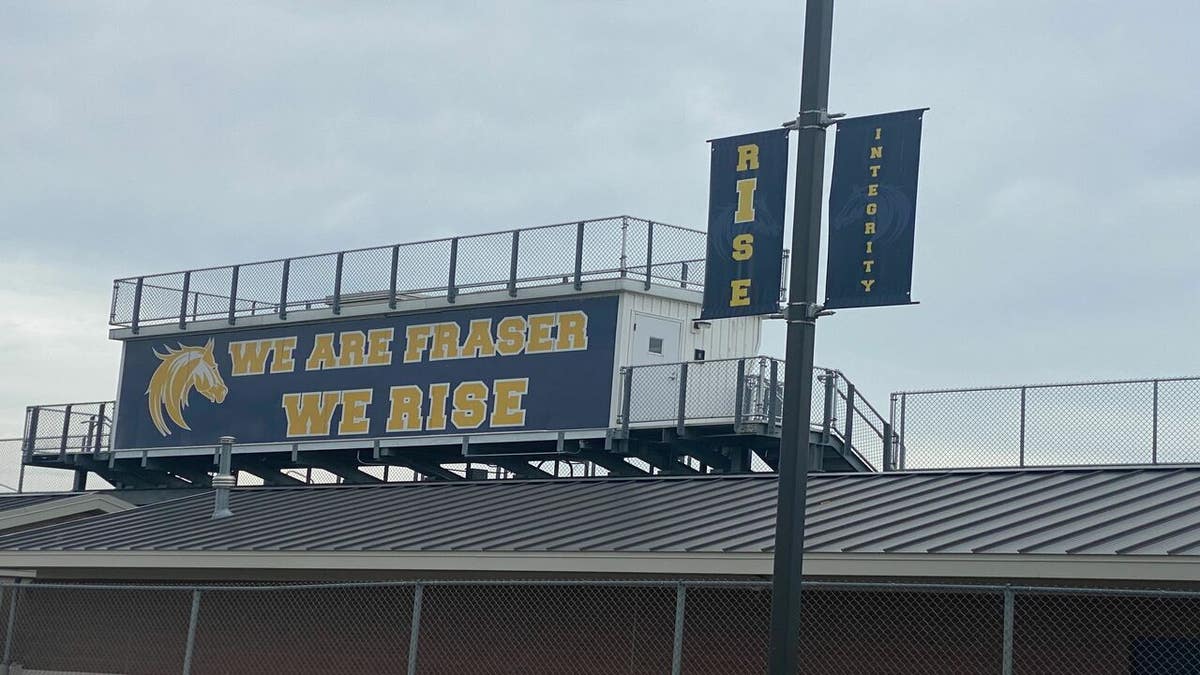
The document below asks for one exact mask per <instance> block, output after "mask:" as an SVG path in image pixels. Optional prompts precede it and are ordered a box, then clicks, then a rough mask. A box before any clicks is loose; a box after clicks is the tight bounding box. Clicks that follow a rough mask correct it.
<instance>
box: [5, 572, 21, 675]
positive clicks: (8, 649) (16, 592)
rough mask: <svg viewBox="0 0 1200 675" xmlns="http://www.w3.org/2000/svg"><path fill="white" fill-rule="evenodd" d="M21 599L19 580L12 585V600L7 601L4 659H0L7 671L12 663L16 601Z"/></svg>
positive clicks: (15, 626) (15, 625)
mask: <svg viewBox="0 0 1200 675" xmlns="http://www.w3.org/2000/svg"><path fill="white" fill-rule="evenodd" d="M20 599H21V582H20V581H18V582H16V583H15V584H14V585H13V586H12V600H9V602H8V628H7V629H6V630H5V631H4V659H3V661H0V664H2V665H3V666H4V668H5V672H7V670H8V667H9V666H11V665H12V647H13V634H14V632H15V631H16V628H17V602H18V601H19V600H20Z"/></svg>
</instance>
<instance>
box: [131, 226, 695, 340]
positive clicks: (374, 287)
mask: <svg viewBox="0 0 1200 675" xmlns="http://www.w3.org/2000/svg"><path fill="white" fill-rule="evenodd" d="M705 237H706V235H705V233H704V232H702V231H699V230H692V229H688V228H683V227H677V226H674V225H667V224H665V223H656V222H653V221H649V220H642V219H640V218H632V217H629V216H617V217H613V218H602V219H597V220H586V221H579V222H573V223H562V224H558V225H546V226H542V227H532V228H525V229H520V230H508V231H503V232H492V233H487V234H478V235H469V236H463V237H453V238H449V239H437V240H431V241H422V242H413V243H407V244H396V245H394V246H380V247H374V248H364V249H355V250H349V251H339V252H336V253H325V254H319V255H310V256H302V257H297V258H288V259H284V260H268V261H263V262H256V263H247V264H242V265H231V266H225V267H211V268H205V269H196V270H188V271H183V272H170V273H166V274H154V275H147V276H139V277H129V278H126V279H117V280H116V281H114V282H113V296H112V305H111V315H110V317H109V320H110V323H111V324H112V325H114V326H125V327H130V328H134V329H137V328H139V327H140V326H147V325H155V324H167V323H178V324H179V326H180V327H186V326H187V324H189V323H191V322H194V321H202V320H206V319H217V318H227V319H228V320H229V321H230V322H231V323H233V322H236V321H237V320H238V319H239V318H242V317H250V316H257V315H260V314H275V315H278V316H280V317H281V318H282V317H286V316H287V314H288V313H289V312H293V311H302V310H309V309H316V308H323V309H332V311H333V312H334V313H340V312H341V308H342V307H343V306H345V305H348V304H353V303H363V302H374V303H383V302H386V303H388V304H389V305H391V306H392V307H393V308H394V307H395V305H396V302H397V301H403V300H405V299H414V298H426V297H446V298H448V299H449V300H450V301H454V299H455V298H456V297H457V296H458V295H460V294H464V293H478V292H485V291H503V290H507V291H508V293H509V295H511V296H516V295H517V292H518V290H519V289H522V288H531V287H537V286H554V285H571V286H573V287H574V288H575V289H577V290H578V289H579V288H580V285H581V284H582V283H583V282H584V281H588V280H593V279H616V278H632V279H637V280H641V281H642V282H643V283H644V284H645V287H646V288H647V289H648V288H650V286H652V285H666V286H676V287H681V288H690V289H693V290H700V289H701V288H703V284H704V257H705V250H706V248H705V247H706V243H705V241H706V239H705Z"/></svg>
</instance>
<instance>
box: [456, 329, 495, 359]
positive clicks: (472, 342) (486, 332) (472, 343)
mask: <svg viewBox="0 0 1200 675" xmlns="http://www.w3.org/2000/svg"><path fill="white" fill-rule="evenodd" d="M495 354H496V343H495V342H492V320H491V319H471V325H470V327H469V328H468V329H467V341H466V342H464V343H463V348H462V355H463V357H464V358H468V359H473V358H477V357H480V356H495Z"/></svg>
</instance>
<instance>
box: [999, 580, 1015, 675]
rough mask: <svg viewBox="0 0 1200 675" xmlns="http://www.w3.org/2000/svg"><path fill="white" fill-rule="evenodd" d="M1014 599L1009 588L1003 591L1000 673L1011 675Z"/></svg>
mask: <svg viewBox="0 0 1200 675" xmlns="http://www.w3.org/2000/svg"><path fill="white" fill-rule="evenodd" d="M1015 600H1016V598H1015V597H1014V595H1013V590H1012V589H1011V588H1005V589H1004V646H1003V648H1002V652H1001V654H1002V656H1001V658H1002V663H1001V665H1000V672H1001V673H1003V674H1004V675H1012V671H1013V604H1014V603H1015Z"/></svg>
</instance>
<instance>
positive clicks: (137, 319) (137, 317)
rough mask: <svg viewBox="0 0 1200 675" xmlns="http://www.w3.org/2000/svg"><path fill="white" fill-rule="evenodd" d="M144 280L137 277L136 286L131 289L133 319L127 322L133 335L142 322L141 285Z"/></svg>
mask: <svg viewBox="0 0 1200 675" xmlns="http://www.w3.org/2000/svg"><path fill="white" fill-rule="evenodd" d="M145 280H146V278H145V277H138V280H137V285H136V286H134V287H133V318H132V319H131V320H130V322H129V328H130V330H132V331H133V332H134V333H135V334H136V333H137V332H138V326H139V324H141V320H142V284H143V283H145Z"/></svg>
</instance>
